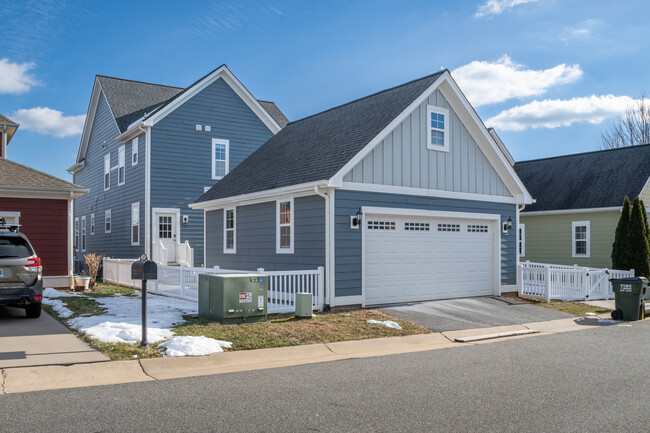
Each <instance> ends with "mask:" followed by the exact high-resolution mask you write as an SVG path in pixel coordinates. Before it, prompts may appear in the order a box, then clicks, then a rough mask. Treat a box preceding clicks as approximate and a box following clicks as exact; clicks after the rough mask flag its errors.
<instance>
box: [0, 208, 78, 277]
mask: <svg viewBox="0 0 650 433" xmlns="http://www.w3.org/2000/svg"><path fill="white" fill-rule="evenodd" d="M0 210H4V211H9V212H20V225H21V227H20V231H21V232H22V233H24V234H25V235H26V236H27V237H28V238H29V242H30V243H31V244H32V246H33V247H34V249H35V250H36V255H38V256H39V257H40V258H41V260H42V262H43V275H44V276H46V277H54V276H65V275H68V201H67V200H55V199H34V198H14V197H12V198H5V197H0Z"/></svg>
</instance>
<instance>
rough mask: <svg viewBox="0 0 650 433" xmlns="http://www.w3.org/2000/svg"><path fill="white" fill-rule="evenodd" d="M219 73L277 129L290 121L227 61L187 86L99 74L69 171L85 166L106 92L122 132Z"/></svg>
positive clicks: (187, 94)
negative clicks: (254, 92)
mask: <svg viewBox="0 0 650 433" xmlns="http://www.w3.org/2000/svg"><path fill="white" fill-rule="evenodd" d="M218 77H224V78H226V79H227V80H228V79H229V81H230V82H229V84H231V86H233V85H234V86H235V87H237V88H241V89H243V91H242V95H240V96H248V97H249V98H250V99H252V100H253V101H254V104H257V107H259V108H261V111H260V113H263V114H264V116H266V117H267V118H269V119H272V120H271V122H270V123H271V124H272V125H271V126H272V127H273V128H275V129H276V130H279V129H280V128H282V127H283V126H284V125H286V124H287V123H288V120H287V118H286V117H285V116H284V114H283V113H282V112H281V111H280V109H279V108H278V107H277V106H276V105H275V103H273V102H268V101H258V100H256V99H253V98H252V95H250V93H249V92H248V91H247V90H246V89H245V88H244V87H243V85H242V84H241V83H240V82H239V80H237V79H236V77H235V76H234V75H233V74H232V73H231V72H230V71H229V70H228V68H227V67H226V65H221V66H220V67H218V68H217V69H215V70H213V71H211V72H210V73H209V74H207V75H205V76H203V77H201V78H200V79H199V80H197V81H195V82H194V83H192V84H190V85H189V86H188V87H185V88H183V87H173V86H165V85H162V84H154V83H146V82H143V81H134V80H127V79H124V78H116V77H108V76H105V75H97V76H96V77H95V85H94V86H93V92H92V96H91V100H90V104H89V107H88V114H87V117H86V122H85V124H84V130H83V135H82V137H81V143H80V144H79V151H78V153H77V161H76V162H77V163H76V164H75V165H73V166H72V167H71V168H69V169H68V171H74V169H75V168H76V167H80V166H82V164H80V163H81V162H82V161H83V160H84V159H85V156H86V150H87V146H88V140H89V138H90V131H91V129H92V123H93V121H94V116H95V111H96V109H97V104H98V101H99V97H100V94H101V93H102V92H103V94H104V96H105V97H106V101H107V102H108V106H109V107H110V109H111V113H112V114H113V118H114V119H115V124H116V125H117V128H118V130H119V133H120V135H122V134H125V133H126V132H127V131H129V130H130V129H132V127H133V126H134V125H133V124H134V123H135V122H138V121H143V120H145V119H150V118H151V117H152V116H153V115H154V114H157V113H159V112H160V111H162V110H163V109H164V108H166V107H168V106H169V105H171V104H172V103H173V102H174V101H176V100H180V99H181V98H182V97H183V96H188V97H191V96H189V95H191V94H192V91H195V90H196V89H197V88H198V86H200V85H202V84H205V83H206V82H207V81H208V80H209V79H210V78H212V79H216V78H218ZM237 90H239V89H235V91H237ZM258 115H259V114H258ZM264 116H263V117H264ZM274 132H275V131H274Z"/></svg>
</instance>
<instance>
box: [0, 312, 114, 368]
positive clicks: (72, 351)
mask: <svg viewBox="0 0 650 433" xmlns="http://www.w3.org/2000/svg"><path fill="white" fill-rule="evenodd" d="M102 361H110V360H109V359H108V358H107V357H106V356H104V354H102V353H101V352H99V351H97V350H95V349H93V348H92V347H90V346H89V345H87V344H86V343H84V342H83V341H81V340H80V339H79V338H77V336H75V335H74V334H73V333H72V332H71V331H70V330H69V329H68V328H66V327H65V326H63V325H61V324H60V323H59V322H57V321H56V320H55V319H53V318H52V317H51V316H49V315H48V314H47V313H45V312H43V314H42V315H41V317H39V318H38V319H27V318H25V313H24V311H23V310H21V309H18V308H3V307H0V368H9V367H28V366H38V365H67V364H79V363H87V362H102Z"/></svg>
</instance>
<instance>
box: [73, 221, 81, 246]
mask: <svg viewBox="0 0 650 433" xmlns="http://www.w3.org/2000/svg"><path fill="white" fill-rule="evenodd" d="M74 246H75V247H76V248H77V250H78V251H81V244H80V243H79V218H78V217H77V218H75V219H74Z"/></svg>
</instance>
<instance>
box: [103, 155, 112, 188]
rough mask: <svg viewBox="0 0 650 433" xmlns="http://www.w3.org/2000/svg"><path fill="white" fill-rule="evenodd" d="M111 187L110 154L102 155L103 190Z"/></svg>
mask: <svg viewBox="0 0 650 433" xmlns="http://www.w3.org/2000/svg"><path fill="white" fill-rule="evenodd" d="M109 189H111V154H110V153H107V154H106V155H104V191H107V190H109Z"/></svg>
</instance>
